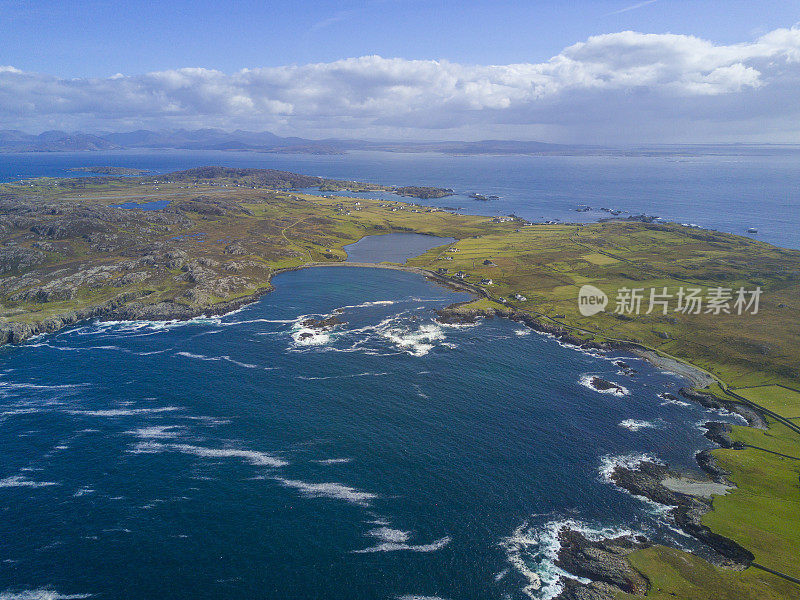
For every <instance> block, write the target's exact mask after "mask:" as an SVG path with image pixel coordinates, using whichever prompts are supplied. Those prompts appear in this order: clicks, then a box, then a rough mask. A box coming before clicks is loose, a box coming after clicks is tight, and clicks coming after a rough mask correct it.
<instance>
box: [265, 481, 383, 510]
mask: <svg viewBox="0 0 800 600" xmlns="http://www.w3.org/2000/svg"><path fill="white" fill-rule="evenodd" d="M275 480H276V481H278V482H280V483H281V484H282V485H284V486H286V487H289V488H293V489H296V490H297V491H299V492H300V493H301V494H302V495H304V496H306V497H307V498H332V499H336V500H344V501H346V502H350V503H352V504H358V505H360V506H368V505H369V504H370V502H371V501H372V500H374V499H375V498H377V497H378V495H377V494H373V493H371V492H363V491H361V490H357V489H355V488H352V487H350V486H348V485H344V484H342V483H333V482H326V483H308V482H305V481H299V480H297V479H284V478H283V477H276V478H275Z"/></svg>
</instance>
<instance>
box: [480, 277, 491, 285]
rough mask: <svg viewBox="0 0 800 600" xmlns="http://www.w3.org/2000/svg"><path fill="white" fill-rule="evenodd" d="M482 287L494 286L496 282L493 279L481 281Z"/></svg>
mask: <svg viewBox="0 0 800 600" xmlns="http://www.w3.org/2000/svg"><path fill="white" fill-rule="evenodd" d="M481 285H494V281H492V280H491V279H485V278H484V279H481Z"/></svg>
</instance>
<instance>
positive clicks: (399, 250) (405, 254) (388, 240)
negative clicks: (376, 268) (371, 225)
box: [344, 233, 456, 263]
mask: <svg viewBox="0 0 800 600" xmlns="http://www.w3.org/2000/svg"><path fill="white" fill-rule="evenodd" d="M455 241H456V240H455V238H443V237H437V236H435V235H421V234H419V233H387V234H384V235H368V236H366V237H363V238H361V239H360V240H358V241H357V242H356V243H354V244H349V245H347V246H345V247H344V249H345V251H346V252H347V260H348V261H350V262H365V263H379V262H395V263H404V262H406V261H407V260H408V259H409V258H414V257H415V256H419V255H420V254H423V253H424V252H427V251H428V250H430V249H431V248H436V247H437V246H443V245H444V244H452V243H453V242H455Z"/></svg>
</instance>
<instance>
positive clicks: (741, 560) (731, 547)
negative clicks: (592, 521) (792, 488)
mask: <svg viewBox="0 0 800 600" xmlns="http://www.w3.org/2000/svg"><path fill="white" fill-rule="evenodd" d="M689 477H690V478H689V479H688V481H689V482H690V484H695V485H696V484H698V483H700V484H702V483H703V481H702V480H698V478H697V476H696V475H694V474H692V475H690V476H689ZM611 480H612V481H613V482H614V483H616V484H617V485H618V486H619V487H621V488H623V489H625V490H627V491H629V492H630V493H632V494H635V495H637V496H644V497H645V498H648V499H650V500H652V501H653V502H657V503H659V504H663V505H665V506H672V507H673V509H672V510H671V511H670V512H671V514H672V516H673V517H674V519H675V523H676V524H677V525H678V527H680V528H681V529H682V530H683V531H685V532H686V533H687V534H689V535H691V536H693V537H695V538H696V539H698V540H700V541H701V542H703V543H705V544H706V545H707V546H709V547H710V548H712V549H713V550H715V551H716V553H717V558H716V562H718V563H719V564H721V565H724V566H727V567H731V568H745V567H748V566H749V565H750V563H752V562H753V560H754V558H755V557H754V556H753V554H752V552H750V551H749V550H747V549H745V548H743V547H742V546H740V545H739V544H737V543H736V542H735V541H733V540H730V539H728V538H726V537H723V536H721V535H719V534H716V533H714V532H713V531H711V530H710V529H709V528H708V527H707V526H705V525H703V523H702V517H703V515H704V514H706V513H707V512H708V511H710V510H711V508H712V500H711V499H710V498H706V497H700V496H697V495H692V494H688V493H683V492H680V491H675V490H674V489H671V488H669V487H667V486H666V485H665V482H666V481H668V480H675V481H682V480H687V476H686V474H683V473H679V472H677V471H674V470H672V469H670V468H669V467H667V466H665V465H660V464H656V463H653V462H649V461H645V462H642V463H641V464H640V465H639V466H638V467H637V468H635V469H632V468H629V467H625V466H617V467H616V468H615V469H614V471H613V472H612V474H611ZM708 483H714V482H713V481H711V480H708Z"/></svg>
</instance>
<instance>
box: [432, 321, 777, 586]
mask: <svg viewBox="0 0 800 600" xmlns="http://www.w3.org/2000/svg"><path fill="white" fill-rule="evenodd" d="M492 317H502V318H508V319H511V320H513V321H517V322H520V323H523V324H524V325H526V326H528V327H530V328H531V329H533V330H535V331H538V332H540V333H545V334H549V335H552V336H554V337H555V338H556V339H558V340H560V341H562V342H565V343H569V344H572V345H575V346H576V347H578V348H579V349H583V350H597V349H601V350H627V351H633V352H635V353H636V354H638V355H639V356H640V357H642V358H643V359H645V360H647V361H648V362H650V363H652V364H653V365H654V366H656V367H658V368H662V369H667V370H669V371H672V372H674V373H676V374H678V375H681V376H683V377H686V378H687V379H689V380H690V381H691V382H692V384H693V385H695V386H697V387H706V386H707V385H709V384H710V383H712V382H713V381H714V379H713V378H712V377H711V376H710V375H709V374H708V373H705V372H704V371H701V370H699V369H695V368H694V367H692V366H691V365H687V364H685V363H681V362H680V361H677V360H676V359H671V358H669V357H662V356H660V355H658V354H656V353H655V352H653V351H651V350H648V349H645V348H641V347H639V346H636V345H635V344H623V343H602V344H600V343H597V342H586V341H585V340H582V339H580V338H578V337H576V336H575V335H573V334H572V333H570V332H569V331H568V330H567V329H565V328H563V327H560V326H559V325H557V324H555V323H552V324H551V323H547V322H543V321H542V320H540V319H537V318H536V317H534V316H533V315H530V314H527V313H523V312H521V311H514V310H511V309H509V310H479V311H478V310H470V309H464V308H463V307H462V306H460V305H453V306H450V307H447V308H445V309H442V310H440V311H438V313H437V320H439V321H441V322H442V323H449V324H462V323H474V322H476V321H477V320H478V319H480V318H492ZM626 366H627V365H626ZM612 385H613V384H612ZM679 393H680V395H681V396H682V397H684V398H686V399H687V400H691V401H693V402H697V403H698V404H700V405H702V406H704V407H706V408H710V409H715V410H727V411H730V412H734V413H736V414H739V415H740V416H742V417H743V418H744V419H745V420H746V421H747V423H748V425H749V426H751V427H759V428H765V427H766V421H765V419H764V417H763V416H762V415H761V414H759V413H758V412H757V411H756V410H754V409H753V408H751V407H749V406H746V405H744V404H741V403H738V402H736V401H733V400H723V399H720V398H718V397H716V396H714V395H712V394H709V393H704V392H702V391H699V390H696V389H691V388H681V389H680V392H679ZM670 396H672V394H670ZM675 399H676V400H677V398H675ZM703 427H704V429H705V434H704V435H705V437H706V438H707V439H709V440H710V441H712V442H714V443H715V444H716V445H718V446H719V447H721V448H734V449H735V448H740V447H741V445H740V444H738V443H737V442H734V441H733V440H732V439H731V437H730V432H731V426H730V425H729V424H727V423H722V422H717V421H709V422H707V423H705V424H704V426H703ZM695 458H696V461H697V464H698V466H699V468H700V469H701V470H702V473H682V472H679V471H676V470H673V469H671V468H670V467H669V466H666V465H662V464H658V463H655V462H652V461H643V462H641V463H640V464H639V465H637V466H636V467H635V468H630V467H627V466H622V465H619V466H617V467H615V468H614V471H613V472H612V473H611V475H610V479H611V481H612V482H613V483H614V484H615V485H617V486H618V487H620V488H621V489H624V490H626V491H628V492H630V493H631V494H634V495H636V496H641V497H644V498H647V499H648V500H650V501H652V502H656V503H658V504H662V505H664V506H667V507H671V508H670V510H669V513H670V515H671V516H672V518H673V519H674V521H675V524H676V525H677V526H678V527H679V528H680V529H681V530H682V531H684V532H685V533H686V534H688V535H690V536H692V537H694V538H695V539H697V540H699V541H700V542H702V543H703V544H704V546H705V547H707V548H709V549H710V550H711V551H712V555H711V556H710V557H709V558H710V560H711V561H712V562H714V563H716V564H718V565H720V566H724V567H727V568H731V569H738V570H742V569H745V568H747V567H748V566H749V565H750V564H751V563H752V562H753V560H754V556H753V554H752V553H751V552H750V551H749V550H747V549H746V548H743V547H742V546H740V545H739V544H738V543H736V542H735V541H733V540H731V539H728V538H726V537H724V536H721V535H719V534H717V533H714V532H713V531H711V529H709V528H708V527H707V526H705V525H703V524H702V517H703V515H704V514H706V513H707V512H709V511H711V510H713V500H712V494H720V493H726V491H727V490H728V489H730V488H731V487H734V486H733V485H732V484H731V483H730V482H729V481H728V480H727V479H726V477H727V476H728V475H729V474H728V473H727V471H725V470H724V469H722V468H720V467H719V466H718V465H717V463H716V460H715V459H714V456H713V454H712V452H711V450H701V451H699V452H697V454H696V455H695ZM559 542H560V544H561V547H560V549H559V551H558V556H557V559H556V562H555V564H556V566H558V567H559V568H561V569H563V570H564V571H566V572H567V573H570V574H571V575H574V576H576V577H579V578H583V579H589V580H590V581H589V583H584V582H582V581H579V580H578V579H574V578H569V577H562V579H561V585H562V591H561V592H560V593H559V595H558V596H557V597H556V600H613V598H615V597H616V596H617V594H620V593H628V594H633V595H644V594H645V593H646V592H647V589H648V585H649V582H648V581H647V580H646V579H645V578H644V576H643V575H641V574H640V573H639V572H638V571H636V570H635V569H633V567H632V566H631V565H630V564H629V563H628V561H627V560H626V559H625V557H626V556H627V555H628V554H630V553H631V552H633V551H634V550H637V549H640V548H646V547H648V546H651V545H652V544H653V542H651V541H650V540H648V539H647V538H645V537H643V536H639V535H636V536H628V535H624V536H618V537H614V538H608V539H602V540H590V539H588V538H587V537H586V536H585V535H584V534H582V533H581V532H580V531H576V530H574V529H571V528H569V527H565V528H564V529H562V530H561V531H560V532H559Z"/></svg>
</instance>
